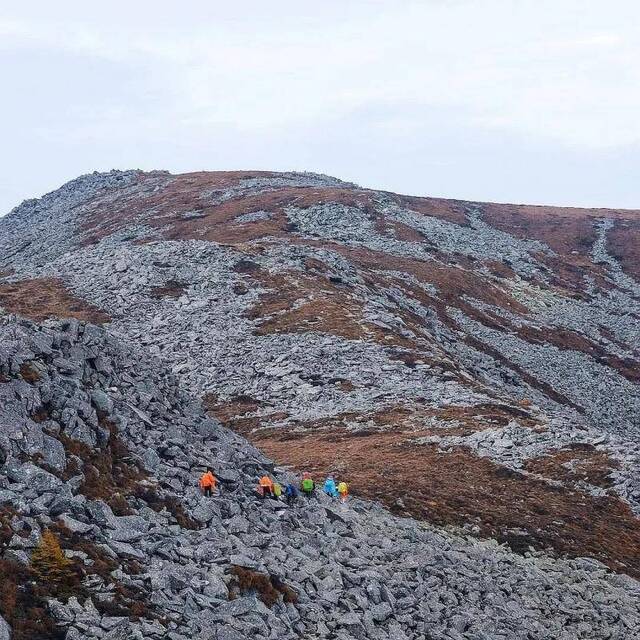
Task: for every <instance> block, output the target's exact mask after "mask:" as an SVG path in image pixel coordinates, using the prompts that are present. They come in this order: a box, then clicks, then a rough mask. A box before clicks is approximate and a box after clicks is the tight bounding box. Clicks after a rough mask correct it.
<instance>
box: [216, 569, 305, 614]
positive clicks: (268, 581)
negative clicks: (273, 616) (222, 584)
mask: <svg viewBox="0 0 640 640" xmlns="http://www.w3.org/2000/svg"><path fill="white" fill-rule="evenodd" d="M228 572H229V573H230V574H231V575H232V576H233V578H232V580H231V582H230V584H229V599H230V600H233V599H235V598H237V597H238V595H239V594H246V593H255V594H256V596H257V597H258V598H259V599H260V600H262V602H263V603H264V604H265V605H267V607H272V606H273V605H274V604H276V602H278V599H279V598H280V596H282V599H283V601H284V602H290V603H293V604H295V603H296V602H298V596H297V594H296V592H295V591H294V590H293V589H292V588H291V587H290V586H288V585H286V584H285V583H284V582H282V580H281V579H280V578H278V577H277V576H274V575H268V574H265V573H260V572H259V571H255V570H254V569H249V568H247V567H240V566H238V565H231V567H230V568H229V570H228Z"/></svg>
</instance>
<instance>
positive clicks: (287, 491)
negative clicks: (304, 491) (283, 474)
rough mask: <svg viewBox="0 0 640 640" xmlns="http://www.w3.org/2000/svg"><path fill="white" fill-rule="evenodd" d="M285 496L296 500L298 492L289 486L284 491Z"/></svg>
mask: <svg viewBox="0 0 640 640" xmlns="http://www.w3.org/2000/svg"><path fill="white" fill-rule="evenodd" d="M284 492H285V494H286V495H288V496H291V497H292V498H295V497H296V496H297V495H298V490H297V489H296V488H295V487H294V486H293V485H292V484H288V485H287V486H286V488H285V490H284Z"/></svg>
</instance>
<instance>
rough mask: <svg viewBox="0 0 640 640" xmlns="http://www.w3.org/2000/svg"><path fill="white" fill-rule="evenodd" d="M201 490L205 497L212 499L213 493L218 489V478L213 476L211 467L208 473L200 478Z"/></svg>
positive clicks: (208, 468)
mask: <svg viewBox="0 0 640 640" xmlns="http://www.w3.org/2000/svg"><path fill="white" fill-rule="evenodd" d="M200 488H201V489H202V493H204V495H205V496H207V497H208V498H210V497H211V493H212V492H213V490H214V489H215V488H216V477H215V476H214V475H213V471H211V467H207V471H206V472H205V473H203V474H202V477H201V478H200Z"/></svg>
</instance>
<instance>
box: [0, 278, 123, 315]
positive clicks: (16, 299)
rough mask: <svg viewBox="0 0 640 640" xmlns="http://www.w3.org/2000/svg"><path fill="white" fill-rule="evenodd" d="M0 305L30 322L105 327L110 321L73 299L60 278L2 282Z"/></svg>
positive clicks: (92, 308)
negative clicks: (59, 321)
mask: <svg viewBox="0 0 640 640" xmlns="http://www.w3.org/2000/svg"><path fill="white" fill-rule="evenodd" d="M0 306H2V307H4V308H5V309H6V310H7V311H8V312H9V313H15V314H18V315H21V316H24V317H25V318H29V319H30V320H34V321H36V322H41V321H42V320H46V319H47V318H53V317H55V318H76V319H77V320H84V321H86V322H93V323H94V324H104V323H105V322H109V321H110V320H111V318H110V317H109V316H108V315H107V314H106V313H104V312H103V311H101V310H100V309H98V308H97V307H95V306H93V305H91V304H89V303H88V302H86V301H84V300H81V299H80V298H77V297H76V296H74V295H73V294H72V293H71V292H69V291H68V290H67V288H66V287H65V285H64V283H63V282H62V280H60V279H58V278H34V279H33V280H20V281H19V282H11V283H0Z"/></svg>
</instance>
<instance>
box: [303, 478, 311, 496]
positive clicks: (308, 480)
mask: <svg viewBox="0 0 640 640" xmlns="http://www.w3.org/2000/svg"><path fill="white" fill-rule="evenodd" d="M302 490H303V491H305V492H306V493H309V492H311V491H313V480H312V479H311V478H305V479H304V480H303V481H302Z"/></svg>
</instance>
